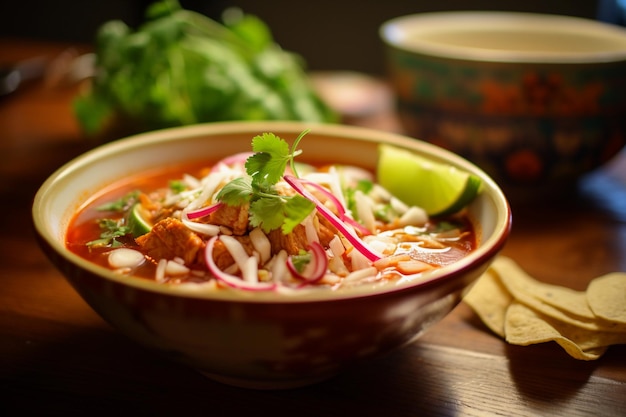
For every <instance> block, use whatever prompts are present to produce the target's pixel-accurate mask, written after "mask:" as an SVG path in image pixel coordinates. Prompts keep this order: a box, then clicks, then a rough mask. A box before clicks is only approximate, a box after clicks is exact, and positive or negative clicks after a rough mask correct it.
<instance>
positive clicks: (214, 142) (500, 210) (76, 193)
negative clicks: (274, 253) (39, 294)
mask: <svg viewBox="0 0 626 417" xmlns="http://www.w3.org/2000/svg"><path fill="white" fill-rule="evenodd" d="M305 129H310V132H309V133H308V134H307V136H306V137H305V139H304V140H303V141H302V142H301V146H300V147H301V148H302V149H303V154H302V159H303V160H307V161H310V162H313V163H314V162H320V163H321V162H329V159H331V160H332V162H337V163H346V164H353V165H358V166H361V167H364V168H369V169H373V168H374V167H375V165H376V160H377V148H378V145H379V143H381V142H386V143H391V144H395V145H396V146H401V147H405V148H407V149H411V150H413V151H414V152H417V153H420V154H422V155H426V156H429V157H431V158H433V159H435V160H441V161H443V160H445V161H447V162H448V163H451V164H453V165H456V166H458V167H460V168H462V169H465V170H467V171H470V172H472V173H474V174H475V175H478V176H480V177H481V178H482V180H483V184H484V190H483V192H482V194H481V195H480V196H479V198H477V199H476V200H475V201H474V202H473V203H472V205H471V207H470V216H471V218H472V219H473V221H474V222H475V225H476V226H477V227H476V231H477V233H478V237H479V242H480V243H479V247H478V248H477V249H476V250H475V251H473V252H472V253H471V254H470V255H469V256H468V257H466V258H465V259H463V260H461V261H460V262H457V263H455V264H453V265H450V266H448V267H445V268H441V270H439V271H437V272H434V273H432V274H431V275H430V278H429V280H436V279H437V278H439V277H443V276H446V275H449V274H450V272H453V271H460V270H462V269H463V268H465V267H467V266H468V265H471V264H473V263H476V262H477V261H480V262H484V261H485V259H488V258H490V257H493V256H494V255H495V252H496V251H497V250H499V249H500V248H501V247H502V245H503V244H504V241H505V239H506V237H507V235H508V230H509V227H510V210H509V207H508V204H507V201H506V198H505V197H504V195H503V194H502V192H501V190H500V189H499V188H498V186H497V185H496V184H495V183H494V182H493V181H492V180H491V179H490V178H489V177H488V176H487V175H486V174H485V173H484V172H483V171H482V170H480V169H479V168H477V167H476V166H474V165H473V164H471V163H469V162H467V161H466V160H464V159H462V158H460V157H458V156H456V155H454V154H452V153H450V152H448V151H445V150H443V149H441V148H438V147H435V146H433V145H430V144H427V143H424V142H421V141H417V140H413V139H409V138H406V137H403V136H399V135H395V134H391V133H385V132H378V131H373V130H369V129H362V128H355V127H348V126H339V125H317V124H305V123H300V122H224V123H212V124H205V125H195V126H188V127H182V128H174V129H167V130H162V131H156V132H150V133H145V134H140V135H137V136H134V137H132V138H128V139H123V140H118V141H115V142H111V143H109V144H106V145H103V146H100V147H98V148H95V149H94V150H92V151H90V152H87V153H85V154H83V155H82V156H79V157H78V158H76V159H75V160H73V161H70V162H69V163H68V164H66V165H65V166H63V167H61V168H60V169H59V170H58V171H57V172H56V173H54V174H53V175H52V176H51V177H50V178H49V179H48V180H47V181H46V182H45V183H44V184H43V185H42V186H41V188H40V190H39V192H38V193H37V195H36V196H35V201H34V204H33V219H34V224H35V227H36V230H37V231H38V233H39V235H40V236H41V237H42V238H43V239H44V240H45V241H46V243H47V244H48V245H50V246H51V247H52V249H53V250H54V251H55V252H56V253H57V254H60V255H61V256H62V257H63V258H65V259H66V260H67V261H69V262H71V263H73V264H75V265H78V266H79V267H80V268H83V269H86V270H88V271H91V272H93V273H94V274H97V275H100V276H102V277H104V278H106V279H110V280H114V281H118V282H124V283H125V285H131V286H135V287H140V288H143V289H147V290H150V291H156V292H163V291H167V292H169V293H172V291H174V292H176V291H178V292H180V294H181V295H188V296H193V297H203V298H205V297H206V298H220V299H228V298H229V297H239V298H240V297H242V295H240V294H238V293H239V292H235V291H220V292H217V293H212V294H206V293H205V294H202V295H200V294H197V293H187V292H186V291H188V290H185V289H184V288H182V287H181V288H178V289H172V288H167V290H166V289H164V286H161V285H159V284H157V283H154V282H151V281H148V280H144V279H140V278H132V277H119V276H118V275H117V274H115V273H113V272H111V271H108V270H106V269H104V268H101V267H98V266H96V265H93V264H91V263H89V262H87V261H85V260H83V259H82V258H80V257H78V256H77V255H75V254H73V253H71V252H70V251H68V250H67V249H66V248H65V246H64V242H65V233H66V228H67V226H68V224H69V223H70V221H71V219H72V216H73V214H74V213H75V212H76V210H78V209H79V208H80V207H81V206H82V205H83V204H86V203H87V202H88V201H89V199H90V197H91V196H93V195H94V194H95V193H96V192H97V191H98V190H101V189H102V188H103V187H106V186H107V185H109V184H111V183H113V182H115V181H116V180H118V179H120V178H124V177H129V176H132V175H135V174H138V173H141V172H142V171H145V170H147V169H152V168H155V167H159V166H164V165H168V164H177V163H182V162H188V161H194V160H199V159H200V160H206V161H207V162H209V163H210V162H212V161H215V160H217V159H219V158H221V157H224V156H227V155H231V154H233V153H237V152H242V151H249V150H250V146H251V141H252V138H253V137H254V136H256V135H258V134H260V133H263V132H273V133H275V134H277V135H279V136H281V137H282V138H284V139H285V140H287V141H292V140H293V139H295V138H296V137H297V136H298V135H299V134H300V133H301V132H302V131H303V130H305ZM329 155H330V156H329ZM427 283H428V281H424V282H420V283H419V284H416V283H408V284H406V285H405V286H412V285H426V284H427ZM400 288H402V286H394V287H390V288H389V291H395V290H398V289H400ZM371 291H372V290H371V289H368V288H358V287H357V288H354V289H350V290H346V291H340V292H328V293H326V292H325V294H324V295H323V297H324V298H329V297H330V298H333V297H336V298H343V297H354V296H362V295H367V294H368V292H371ZM383 291H384V290H383ZM376 292H381V289H380V288H378V289H377V290H376ZM311 297H313V298H311ZM317 297H321V296H320V294H319V293H317V294H308V295H302V296H301V297H293V300H294V301H297V300H308V301H311V300H312V299H316V298H317ZM266 298H267V299H266ZM272 300H275V295H272V294H263V293H255V295H254V301H261V302H262V301H272Z"/></svg>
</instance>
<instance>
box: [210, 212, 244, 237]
mask: <svg viewBox="0 0 626 417" xmlns="http://www.w3.org/2000/svg"><path fill="white" fill-rule="evenodd" d="M248 212H249V205H247V204H245V205H242V206H229V205H227V204H224V205H222V206H221V207H220V208H219V209H217V210H216V211H215V212H214V213H211V215H210V216H209V217H208V218H207V223H210V224H216V225H218V226H226V227H228V228H229V229H230V230H231V231H232V232H233V235H237V236H242V235H245V234H246V233H247V232H248Z"/></svg>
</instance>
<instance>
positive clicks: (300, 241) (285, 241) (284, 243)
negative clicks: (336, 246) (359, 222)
mask: <svg viewBox="0 0 626 417" xmlns="http://www.w3.org/2000/svg"><path fill="white" fill-rule="evenodd" d="M313 224H314V226H315V229H316V230H317V235H318V236H319V239H320V244H321V245H322V246H324V247H327V246H328V245H329V243H330V241H331V239H332V238H333V237H334V236H335V233H336V229H335V228H334V227H333V226H332V225H331V224H330V223H329V222H328V220H326V219H325V218H324V217H322V216H319V215H318V216H315V218H314V223H313ZM268 238H269V239H270V242H271V244H272V253H273V254H275V253H278V252H280V250H281V249H284V250H285V251H287V253H288V254H289V255H296V254H298V252H300V249H305V250H306V248H307V246H308V245H309V241H308V239H307V237H306V229H305V227H304V226H303V225H301V224H299V225H298V226H296V227H295V228H294V229H293V231H292V232H291V233H289V234H286V235H285V234H283V232H282V230H281V229H275V230H272V231H271V232H270V233H269V234H268Z"/></svg>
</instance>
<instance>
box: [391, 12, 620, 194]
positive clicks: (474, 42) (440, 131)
mask: <svg viewBox="0 0 626 417" xmlns="http://www.w3.org/2000/svg"><path fill="white" fill-rule="evenodd" d="M380 34H381V37H382V39H383V40H384V42H385V44H386V50H387V62H388V69H389V77H390V80H391V82H392V84H393V88H394V91H395V93H396V95H397V106H398V112H399V115H400V119H401V123H402V125H403V127H404V129H405V130H406V133H407V134H408V135H409V136H412V137H416V138H420V139H422V140H425V141H428V142H431V143H435V144H437V145H439V146H441V147H443V148H446V149H449V150H451V151H453V152H455V153H457V154H459V155H461V156H463V157H465V158H467V159H469V160H470V161H472V162H474V163H476V164H477V165H478V166H480V167H481V168H483V169H484V170H485V171H486V172H487V173H488V174H490V175H491V176H492V178H494V179H495V180H496V182H497V183H499V185H501V186H502V187H503V189H504V191H505V193H507V196H508V197H510V198H511V199H512V200H520V201H521V200H533V199H536V198H537V197H538V196H541V197H544V196H546V195H549V194H552V193H553V192H554V191H555V190H562V189H568V188H571V187H570V186H571V185H574V184H575V183H576V181H577V180H578V179H579V178H580V177H581V176H582V175H583V174H585V173H588V172H589V171H591V170H593V169H595V168H597V167H599V166H600V165H602V164H603V163H605V162H606V161H607V160H609V159H610V158H611V157H612V156H614V155H615V154H616V153H618V152H619V150H620V149H621V148H622V147H623V146H624V144H625V143H626V30H624V29H622V28H618V27H616V26H611V25H608V24H604V23H600V22H596V21H592V20H587V19H581V18H575V17H566V16H556V15H540V14H528V13H509V12H441V13H424V14H415V15H409V16H403V17H399V18H396V19H393V20H390V21H388V22H386V23H384V24H383V25H382V27H381V29H380Z"/></svg>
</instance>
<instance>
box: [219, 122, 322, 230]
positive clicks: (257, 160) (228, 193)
mask: <svg viewBox="0 0 626 417" xmlns="http://www.w3.org/2000/svg"><path fill="white" fill-rule="evenodd" d="M307 133H308V130H305V131H303V132H302V133H300V135H299V136H298V137H297V138H296V140H295V141H294V143H293V146H292V148H291V149H290V148H289V144H288V143H287V142H286V141H285V140H284V139H282V138H280V137H278V136H276V135H275V134H273V133H263V134H261V135H258V136H255V137H254V138H253V139H252V150H253V152H254V154H253V155H252V156H250V157H249V158H248V159H247V160H246V163H245V168H246V173H247V174H248V176H247V177H240V178H236V179H234V180H232V181H230V182H229V183H228V184H226V185H225V186H224V187H223V188H222V189H221V190H220V191H219V193H218V194H217V200H219V201H221V202H223V203H225V204H228V205H230V206H241V205H244V204H249V205H250V215H249V220H250V224H251V225H252V226H253V227H261V229H262V230H263V231H264V232H265V233H269V232H270V231H272V230H275V229H278V228H280V229H281V230H282V232H283V233H284V234H288V233H291V232H292V231H293V229H294V228H295V227H296V226H297V225H298V224H300V223H302V221H303V220H304V219H305V218H306V217H307V216H308V215H309V214H310V213H311V212H312V211H313V209H314V208H315V204H314V203H313V202H311V201H309V200H308V199H306V198H304V197H302V196H301V195H299V194H295V195H289V196H288V195H281V194H279V193H278V191H277V190H276V184H277V183H278V182H279V181H280V179H281V178H282V176H283V175H284V173H285V169H286V168H287V164H289V165H290V167H291V170H292V171H293V173H294V175H296V176H297V171H296V167H295V164H294V158H295V157H296V156H298V155H300V154H301V153H302V151H301V150H297V147H298V144H299V143H300V141H301V140H302V138H303V137H304V136H305V135H306V134H307Z"/></svg>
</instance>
